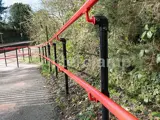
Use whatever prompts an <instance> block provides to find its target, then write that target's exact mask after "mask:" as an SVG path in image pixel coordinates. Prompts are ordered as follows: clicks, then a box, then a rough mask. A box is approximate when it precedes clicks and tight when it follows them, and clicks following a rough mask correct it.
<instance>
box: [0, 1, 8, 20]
mask: <svg viewBox="0 0 160 120" xmlns="http://www.w3.org/2000/svg"><path fill="white" fill-rule="evenodd" d="M6 9H7V7H4V6H3V3H2V0H0V20H2V16H1V15H2V14H3V13H4V11H5V10H6Z"/></svg>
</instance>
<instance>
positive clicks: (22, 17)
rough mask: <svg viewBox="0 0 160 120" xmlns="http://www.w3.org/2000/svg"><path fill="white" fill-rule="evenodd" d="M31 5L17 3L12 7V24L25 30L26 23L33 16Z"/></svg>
mask: <svg viewBox="0 0 160 120" xmlns="http://www.w3.org/2000/svg"><path fill="white" fill-rule="evenodd" d="M31 12H32V10H31V7H30V6H29V5H28V4H22V3H15V4H13V5H12V6H11V8H10V18H9V20H10V24H11V25H12V26H14V27H15V28H16V29H20V30H24V26H23V25H24V23H25V22H26V21H27V19H29V18H30V17H31Z"/></svg>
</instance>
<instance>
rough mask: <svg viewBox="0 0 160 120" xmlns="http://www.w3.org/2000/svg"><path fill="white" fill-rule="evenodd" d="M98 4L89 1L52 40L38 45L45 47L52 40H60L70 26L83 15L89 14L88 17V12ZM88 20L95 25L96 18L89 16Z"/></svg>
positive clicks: (93, 0) (94, 0)
mask: <svg viewBox="0 0 160 120" xmlns="http://www.w3.org/2000/svg"><path fill="white" fill-rule="evenodd" d="M97 2H98V0H87V1H86V2H85V3H84V5H83V6H82V7H81V8H80V9H79V10H78V11H77V12H76V13H75V14H74V15H73V16H72V17H71V19H70V20H68V22H66V24H65V25H64V26H63V27H62V28H61V29H60V30H59V31H58V32H57V33H56V34H55V35H53V37H52V38H50V40H49V41H48V42H46V43H44V44H41V45H38V46H43V45H47V44H48V43H51V42H52V40H54V39H57V40H59V38H58V36H59V35H60V34H61V33H62V32H63V31H65V30H66V29H67V28H68V27H69V26H70V25H72V24H73V23H74V22H75V21H76V20H77V19H78V18H80V17H81V16H82V15H83V14H87V15H88V11H89V10H90V9H91V7H93V6H94V5H95V4H96V3H97ZM86 20H87V21H88V22H91V23H93V24H95V20H94V18H92V19H90V18H89V16H87V18H86Z"/></svg>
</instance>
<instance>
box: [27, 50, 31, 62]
mask: <svg viewBox="0 0 160 120" xmlns="http://www.w3.org/2000/svg"><path fill="white" fill-rule="evenodd" d="M28 60H29V63H30V62H31V60H30V48H29V47H28Z"/></svg>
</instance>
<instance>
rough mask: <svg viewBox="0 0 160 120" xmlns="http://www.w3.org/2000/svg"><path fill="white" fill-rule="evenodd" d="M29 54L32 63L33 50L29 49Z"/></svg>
mask: <svg viewBox="0 0 160 120" xmlns="http://www.w3.org/2000/svg"><path fill="white" fill-rule="evenodd" d="M29 53H30V59H31V61H32V49H31V48H29Z"/></svg>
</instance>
